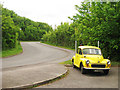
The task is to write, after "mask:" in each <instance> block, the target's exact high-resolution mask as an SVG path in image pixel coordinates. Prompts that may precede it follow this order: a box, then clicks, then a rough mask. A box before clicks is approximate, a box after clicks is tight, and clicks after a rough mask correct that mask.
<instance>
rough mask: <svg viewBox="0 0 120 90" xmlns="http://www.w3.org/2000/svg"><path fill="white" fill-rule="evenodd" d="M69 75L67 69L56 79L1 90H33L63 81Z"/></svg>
mask: <svg viewBox="0 0 120 90" xmlns="http://www.w3.org/2000/svg"><path fill="white" fill-rule="evenodd" d="M68 74H69V69H68V68H67V69H66V70H65V72H64V73H62V74H60V75H58V76H56V77H54V78H50V79H48V80H43V81H38V82H34V83H33V84H26V85H21V86H15V87H9V88H2V89H1V90H13V89H19V90H23V89H32V88H35V87H38V86H41V85H45V84H49V83H52V82H54V81H56V80H59V79H62V78H64V77H65V76H66V75H68Z"/></svg>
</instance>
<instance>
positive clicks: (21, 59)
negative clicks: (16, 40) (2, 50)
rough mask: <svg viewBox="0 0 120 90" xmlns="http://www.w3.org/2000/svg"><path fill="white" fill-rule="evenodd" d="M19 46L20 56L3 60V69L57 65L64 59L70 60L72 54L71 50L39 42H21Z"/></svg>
mask: <svg viewBox="0 0 120 90" xmlns="http://www.w3.org/2000/svg"><path fill="white" fill-rule="evenodd" d="M21 45H22V47H23V53H22V54H20V55H16V56H13V57H9V58H3V60H2V65H3V69H4V68H13V67H19V66H26V65H36V64H40V63H41V64H46V63H59V62H61V61H65V58H67V59H70V58H71V57H72V55H73V54H74V52H73V51H71V50H64V49H59V48H57V47H53V46H49V45H45V44H42V43H40V42H21Z"/></svg>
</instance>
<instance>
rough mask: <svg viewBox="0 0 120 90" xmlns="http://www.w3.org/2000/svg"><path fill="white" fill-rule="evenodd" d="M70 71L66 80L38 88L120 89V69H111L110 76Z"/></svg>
mask: <svg viewBox="0 0 120 90" xmlns="http://www.w3.org/2000/svg"><path fill="white" fill-rule="evenodd" d="M119 69H120V68H119ZM69 70H70V72H69V74H68V76H66V77H65V78H63V79H61V80H58V81H56V82H53V83H50V84H48V85H43V86H40V87H37V88H118V67H111V70H110V73H109V74H108V75H104V74H103V72H93V73H88V74H84V75H83V74H81V72H80V70H79V69H76V68H72V67H69Z"/></svg>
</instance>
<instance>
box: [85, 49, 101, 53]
mask: <svg viewBox="0 0 120 90" xmlns="http://www.w3.org/2000/svg"><path fill="white" fill-rule="evenodd" d="M83 54H96V55H101V50H100V49H94V48H85V49H83Z"/></svg>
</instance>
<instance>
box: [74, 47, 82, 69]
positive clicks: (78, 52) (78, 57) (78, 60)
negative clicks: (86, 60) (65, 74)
mask: <svg viewBox="0 0 120 90" xmlns="http://www.w3.org/2000/svg"><path fill="white" fill-rule="evenodd" d="M80 58H82V51H81V49H80V48H79V49H78V51H77V53H76V60H75V65H76V66H77V67H79V65H80Z"/></svg>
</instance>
